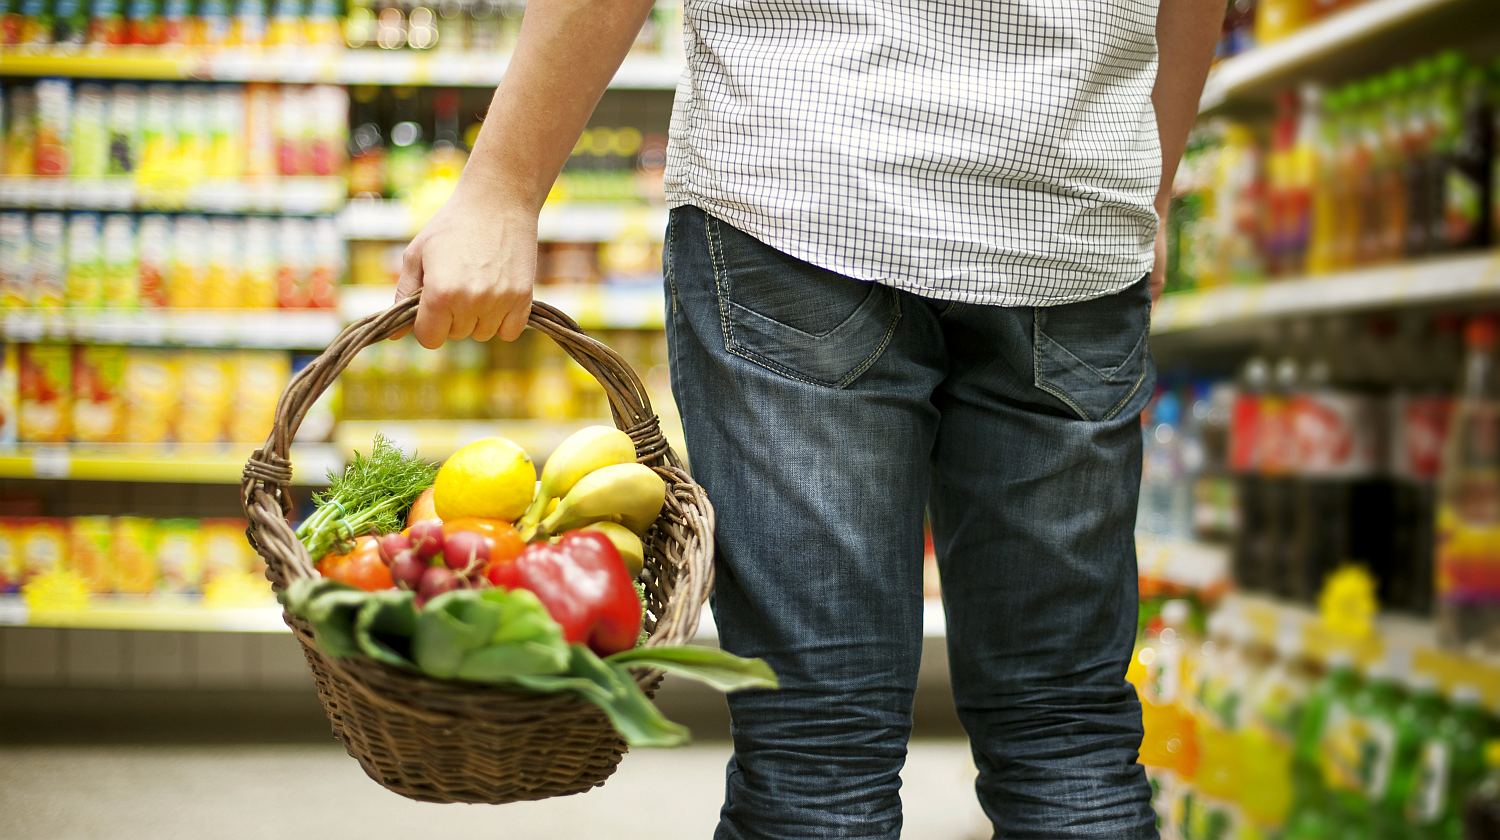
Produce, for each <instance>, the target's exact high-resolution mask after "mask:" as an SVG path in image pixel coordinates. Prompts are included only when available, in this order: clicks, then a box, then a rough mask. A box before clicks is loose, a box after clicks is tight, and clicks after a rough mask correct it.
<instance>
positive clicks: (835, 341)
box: [705, 216, 901, 388]
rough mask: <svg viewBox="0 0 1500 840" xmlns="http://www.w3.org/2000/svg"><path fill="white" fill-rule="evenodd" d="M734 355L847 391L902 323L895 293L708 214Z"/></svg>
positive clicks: (726, 340)
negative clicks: (786, 251) (821, 265)
mask: <svg viewBox="0 0 1500 840" xmlns="http://www.w3.org/2000/svg"><path fill="white" fill-rule="evenodd" d="M705 227H706V228H707V233H708V246H709V254H710V256H711V257H712V259H713V266H714V282H715V285H716V286H717V293H718V296H719V314H720V317H721V319H722V321H723V328H724V345H725V348H726V349H727V350H728V351H729V352H730V353H733V354H735V355H736V356H739V357H741V358H743V359H746V360H748V361H751V362H754V363H755V364H757V365H760V366H761V367H764V368H766V369H768V370H770V371H772V372H774V373H778V374H780V375H782V376H785V377H788V378H791V379H795V380H797V381H799V382H805V383H807V384H811V385H822V386H826V387H831V388H847V387H848V386H850V385H852V384H853V383H854V382H855V381H856V380H857V379H859V377H860V376H861V375H863V374H864V372H865V371H867V370H869V369H870V366H871V365H873V364H874V363H875V361H876V360H877V359H879V358H880V354H881V353H883V352H884V351H885V348H886V346H887V345H889V344H890V341H891V337H892V336H893V335H894V334H895V331H896V323H897V322H898V321H900V320H901V303H900V299H899V296H898V295H897V293H896V291H895V290H894V289H892V288H890V287H888V286H883V285H880V284H877V283H865V282H861V281H858V280H853V279H850V278H848V277H845V276H843V275H841V274H837V273H835V272H832V271H828V270H826V269H822V268H818V267H817V266H815V265H812V264H811V263H808V262H805V261H803V260H799V259H797V258H796V257H793V256H790V255H788V254H784V253H782V252H780V251H778V250H776V249H775V248H772V247H771V246H769V245H766V244H765V243H763V242H761V241H759V240H757V239H755V238H754V237H752V236H750V235H749V234H746V233H744V232H742V231H739V230H737V229H735V228H734V227H732V226H730V225H728V224H725V223H723V222H721V221H719V220H718V219H715V218H714V217H713V216H707V217H706V219H705Z"/></svg>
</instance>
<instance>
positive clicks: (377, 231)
mask: <svg viewBox="0 0 1500 840" xmlns="http://www.w3.org/2000/svg"><path fill="white" fill-rule="evenodd" d="M338 221H339V230H340V231H341V232H342V233H343V234H344V238H345V239H369V240H380V239H406V238H407V237H409V236H411V235H412V234H414V233H416V232H417V230H418V228H420V227H421V225H422V223H423V221H424V219H422V218H420V217H419V216H418V215H417V214H416V213H413V211H412V209H411V206H410V205H409V204H407V203H406V202H403V201H390V200H383V199H368V198H361V199H355V200H353V201H350V202H349V204H348V206H346V207H345V208H344V210H343V212H341V213H340V214H339V219H338ZM537 224H538V228H537V238H538V239H541V240H543V241H546V242H611V241H614V240H616V239H619V238H620V237H621V236H625V235H637V236H642V237H649V238H651V239H654V240H659V239H661V236H662V231H664V230H666V227H667V211H666V208H664V207H658V206H651V205H645V204H555V205H549V206H547V207H545V208H543V210H542V215H541V218H540V219H539V220H538V222H537Z"/></svg>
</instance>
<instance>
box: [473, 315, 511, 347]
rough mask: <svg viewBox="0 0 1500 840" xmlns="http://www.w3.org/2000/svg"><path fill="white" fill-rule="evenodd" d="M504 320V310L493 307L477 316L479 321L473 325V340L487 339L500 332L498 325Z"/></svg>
mask: <svg viewBox="0 0 1500 840" xmlns="http://www.w3.org/2000/svg"><path fill="white" fill-rule="evenodd" d="M504 321H505V310H503V309H499V308H495V309H492V310H490V311H488V312H485V313H484V314H483V315H481V316H479V323H477V324H475V325H474V340H475V341H489V340H490V339H492V338H494V337H495V334H496V333H498V332H500V325H501V324H502V323H504Z"/></svg>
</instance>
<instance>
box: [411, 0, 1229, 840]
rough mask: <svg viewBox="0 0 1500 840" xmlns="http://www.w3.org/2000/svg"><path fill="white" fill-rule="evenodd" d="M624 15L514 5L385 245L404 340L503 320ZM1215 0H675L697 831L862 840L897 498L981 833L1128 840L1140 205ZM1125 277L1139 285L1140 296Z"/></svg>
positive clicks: (1178, 132)
mask: <svg viewBox="0 0 1500 840" xmlns="http://www.w3.org/2000/svg"><path fill="white" fill-rule="evenodd" d="M649 6H650V2H649V0H613V2H605V1H604V0H600V1H599V2H589V1H588V0H533V1H532V2H531V3H530V4H529V5H528V7H527V10H526V16H525V21H524V24H523V27H522V32H521V39H520V43H519V45H518V46H517V49H516V53H515V56H514V59H513V60H512V62H511V64H510V67H509V70H508V71H507V73H506V76H505V79H504V81H503V82H502V83H501V84H500V87H499V89H498V90H497V91H496V94H495V98H494V101H493V103H492V105H491V109H490V111H489V115H488V117H487V119H486V120H485V123H484V128H483V130H482V131H481V132H480V134H479V138H478V141H477V143H476V145H475V148H474V151H473V155H472V156H471V157H470V160H469V164H468V167H467V168H466V170H465V172H464V175H463V178H462V180H461V181H460V183H459V185H458V188H457V190H456V192H455V193H454V195H453V197H452V199H451V200H450V201H449V203H448V204H447V205H446V206H445V207H444V208H443V209H442V210H441V211H440V212H439V213H438V215H437V216H436V217H435V218H434V219H433V220H432V222H431V223H430V224H429V225H428V226H427V227H426V228H425V229H424V230H423V231H422V232H421V233H420V234H419V235H418V236H417V237H416V238H415V239H414V240H413V241H412V243H411V245H410V247H409V248H408V249H407V251H406V255H405V262H404V266H403V274H402V277H401V284H400V288H399V291H398V295H401V294H408V293H410V292H411V291H413V290H415V289H416V288H418V287H423V288H424V292H423V299H422V305H421V308H420V310H419V312H418V314H417V320H416V323H415V327H414V331H415V333H416V336H417V338H418V340H419V341H421V342H422V344H424V345H425V346H428V347H436V346H438V345H439V344H441V343H442V342H443V341H444V340H447V339H462V338H468V337H472V338H475V339H478V340H488V339H490V338H492V337H494V336H495V335H497V334H498V335H499V336H500V337H501V338H503V339H506V340H510V339H514V338H515V337H516V336H517V335H519V334H520V332H521V330H522V328H523V327H524V325H525V322H526V317H527V312H528V308H529V304H530V300H531V286H532V276H533V272H534V267H535V254H536V247H535V246H536V223H537V213H538V210H539V208H540V207H541V204H542V201H543V198H544V197H545V196H546V194H547V191H548V188H549V187H550V185H551V184H552V181H553V179H554V178H555V177H556V175H557V173H558V171H559V169H560V168H561V166H562V164H563V162H564V161H565V160H566V158H567V156H568V153H569V150H570V149H571V148H572V146H573V143H574V141H575V139H576V137H577V135H578V134H579V132H580V131H581V129H582V127H583V125H584V123H585V121H586V120H587V118H588V116H589V114H590V112H591V111H592V109H593V107H594V105H595V103H596V102H597V100H598V98H599V96H600V95H601V93H602V92H603V90H604V89H605V87H606V85H607V84H608V81H609V79H610V77H611V76H612V75H613V73H614V71H615V69H616V68H617V66H618V64H619V63H620V61H621V60H622V58H623V56H624V55H625V53H626V51H627V49H628V48H629V45H630V43H631V40H632V39H633V38H634V36H635V33H636V30H637V28H638V27H639V26H640V24H641V22H642V20H643V19H644V17H645V15H646V13H647V11H648V8H649ZM1223 8H1224V4H1223V2H1222V0H1160V4H1159V7H1158V0H992V1H991V2H983V1H982V0H967V2H965V0H686V3H685V19H686V33H685V39H686V46H687V72H686V74H685V75H684V78H683V81H682V84H681V86H680V87H679V89H678V96H677V103H676V107H675V109H674V114H673V120H672V135H671V149H670V154H669V165H668V168H667V176H666V179H667V183H666V187H667V197H668V200H669V201H670V202H671V204H672V205H673V207H674V208H675V209H673V211H672V213H671V220H670V223H669V227H668V232H667V248H666V259H665V263H666V264H665V273H666V285H667V307H668V341H669V347H670V350H671V360H672V373H673V386H674V390H675V394H676V397H677V401H678V404H679V406H680V408H681V411H682V415H683V419H684V424H685V427H686V432H687V442H688V452H689V455H690V457H691V459H692V467H693V472H694V474H695V476H696V478H697V479H698V480H699V481H701V482H702V484H703V485H704V487H705V488H706V489H707V490H708V492H709V495H710V497H711V498H712V500H713V502H714V504H715V507H716V509H717V511H718V519H719V528H718V534H717V537H718V551H717V560H716V562H717V571H718V587H717V591H716V593H715V596H714V603H713V608H714V615H715V618H716V620H717V622H718V626H719V629H720V633H721V639H722V643H723V645H724V647H725V648H727V649H728V650H730V651H733V652H735V653H738V654H742V655H746V656H759V657H764V658H765V659H766V660H767V661H768V662H769V663H770V664H771V665H772V666H773V667H774V668H775V669H776V671H777V673H778V674H779V675H780V677H781V683H782V686H783V687H782V689H781V690H780V691H777V692H747V693H743V694H738V695H733V696H732V697H731V700H730V711H731V714H732V718H733V738H734V757H733V758H732V759H731V761H730V763H729V767H728V773H727V785H726V791H725V801H724V806H723V810H722V812H721V819H720V823H719V828H718V832H717V835H716V836H717V837H719V838H721V839H722V840H735V839H737V838H829V837H861V838H895V837H897V836H898V835H899V833H900V828H901V812H900V799H899V796H898V788H899V784H900V782H899V772H900V770H901V766H902V762H903V759H904V757H905V753H906V743H907V737H908V734H909V730H910V724H911V706H912V694H913V689H914V687H915V682H916V675H917V660H918V657H919V654H920V645H921V615H922V610H921V607H922V596H921V565H922V531H923V516H924V512H926V511H930V517H931V524H932V530H933V534H934V537H935V540H936V545H937V550H938V556H939V563H940V570H941V574H942V579H943V596H944V606H945V608H946V610H947V616H948V646H949V661H950V663H951V666H952V674H953V690H954V697H955V699H956V702H957V705H958V711H959V714H960V717H961V719H962V721H963V723H964V726H965V727H966V729H967V731H968V733H969V736H970V741H971V743H972V746H973V754H974V758H975V761H976V763H977V766H978V768H979V778H978V782H977V785H976V788H977V792H978V796H979V799H980V802H981V804H982V805H983V807H984V809H985V811H986V813H987V814H988V815H989V817H990V818H991V820H992V821H993V822H994V826H995V833H996V835H997V836H1000V837H1007V838H1065V837H1108V838H1142V837H1155V836H1156V831H1155V828H1154V825H1153V823H1154V820H1153V814H1152V811H1151V807H1150V801H1149V800H1150V790H1149V787H1148V786H1147V783H1146V780H1145V777H1144V775H1143V773H1142V771H1141V769H1140V767H1139V766H1138V765H1137V764H1136V763H1135V758H1136V750H1137V748H1138V746H1139V743H1140V738H1141V726H1140V709H1139V706H1138V705H1137V703H1136V701H1135V697H1134V694H1133V692H1132V691H1131V689H1130V687H1129V686H1128V685H1127V684H1126V682H1125V679H1124V675H1125V668H1126V664H1127V661H1128V659H1129V656H1130V651H1131V645H1132V641H1133V635H1134V631H1135V620H1136V607H1137V603H1136V590H1135V580H1136V572H1135V557H1134V548H1133V542H1132V539H1133V537H1132V533H1133V526H1134V521H1135V507H1136V498H1137V493H1138V485H1139V482H1140V459H1141V453H1140V446H1141V442H1140V432H1139V422H1138V415H1139V413H1140V411H1141V409H1142V406H1143V405H1144V404H1145V403H1146V401H1147V399H1148V398H1149V396H1150V393H1151V391H1152V383H1153V381H1154V374H1153V368H1152V364H1151V360H1150V354H1149V350H1148V348H1147V346H1146V333H1147V326H1148V321H1149V312H1150V307H1151V302H1152V299H1153V297H1154V293H1155V291H1156V290H1157V289H1158V288H1159V285H1160V281H1161V278H1162V271H1163V267H1162V259H1161V257H1162V244H1161V243H1162V239H1161V237H1160V235H1159V225H1158V219H1159V218H1160V217H1161V216H1162V215H1163V214H1164V213H1165V210H1166V206H1167V201H1168V197H1169V195H1170V185H1171V181H1172V175H1173V173H1174V171H1175V169H1176V163H1177V160H1178V158H1179V157H1180V156H1181V154H1182V149H1183V146H1184V144H1185V142H1186V136H1187V132H1188V128H1189V126H1190V124H1191V122H1192V120H1193V117H1194V114H1195V112H1196V107H1197V99H1198V96H1199V93H1200V90H1201V87H1202V84H1203V79H1204V76H1205V74H1206V72H1207V66H1208V62H1209V57H1210V54H1211V52H1212V49H1213V42H1214V40H1215V38H1216V34H1217V32H1218V28H1219V22H1220V20H1221V18H1222V15H1223ZM1148 276H1149V279H1147V278H1148Z"/></svg>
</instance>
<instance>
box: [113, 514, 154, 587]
mask: <svg viewBox="0 0 1500 840" xmlns="http://www.w3.org/2000/svg"><path fill="white" fill-rule="evenodd" d="M111 525H112V526H113V536H114V557H115V562H114V566H113V571H114V575H113V581H112V584H113V585H112V586H111V587H110V588H111V589H113V590H114V591H116V592H123V593H127V594H132V595H144V594H146V593H148V592H152V591H154V590H155V589H156V585H157V582H158V580H159V578H160V572H159V571H158V567H157V563H156V520H154V519H147V518H145V517H142V516H117V517H115V518H114V519H113V520H112V521H111Z"/></svg>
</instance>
